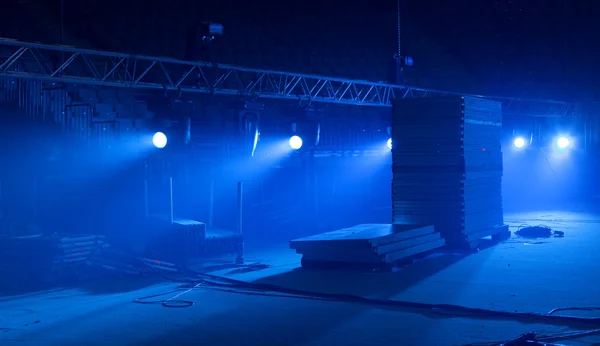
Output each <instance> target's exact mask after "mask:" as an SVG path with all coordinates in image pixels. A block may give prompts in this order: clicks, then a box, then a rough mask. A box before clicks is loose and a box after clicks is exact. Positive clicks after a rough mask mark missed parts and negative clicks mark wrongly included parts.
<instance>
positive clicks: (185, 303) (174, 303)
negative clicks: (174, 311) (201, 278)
mask: <svg viewBox="0 0 600 346" xmlns="http://www.w3.org/2000/svg"><path fill="white" fill-rule="evenodd" d="M200 285H201V284H196V285H195V286H193V287H188V288H183V287H181V286H180V287H178V288H177V289H174V290H171V291H169V292H163V293H159V294H153V295H151V296H146V297H141V298H137V299H135V300H134V301H133V302H134V303H136V304H161V305H162V306H164V307H166V308H187V307H190V306H194V302H193V301H191V300H181V299H177V298H179V297H181V296H183V295H184V294H187V293H189V292H191V291H193V290H195V289H197V288H200ZM167 294H174V296H172V297H170V298H167V299H162V300H149V299H154V298H158V297H164V296H166V295H167Z"/></svg>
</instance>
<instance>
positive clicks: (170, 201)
mask: <svg viewBox="0 0 600 346" xmlns="http://www.w3.org/2000/svg"><path fill="white" fill-rule="evenodd" d="M173 219H174V215H173V177H169V222H170V223H171V224H173Z"/></svg>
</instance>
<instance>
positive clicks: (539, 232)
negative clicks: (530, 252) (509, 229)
mask: <svg viewBox="0 0 600 346" xmlns="http://www.w3.org/2000/svg"><path fill="white" fill-rule="evenodd" d="M515 234H516V235H518V236H519V237H522V238H533V239H537V238H550V237H554V238H562V237H564V236H565V232H562V231H556V230H553V229H552V228H550V227H548V226H546V225H537V226H529V225H521V226H519V229H518V230H517V231H516V232H515Z"/></svg>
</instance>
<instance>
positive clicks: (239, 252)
mask: <svg viewBox="0 0 600 346" xmlns="http://www.w3.org/2000/svg"><path fill="white" fill-rule="evenodd" d="M242 189H243V187H242V182H241V181H239V182H238V183H237V204H238V223H237V231H238V235H239V237H240V240H239V244H238V249H237V258H236V259H235V263H236V264H244V230H243V224H244V223H243V209H242V207H243V204H242V201H243V196H242Z"/></svg>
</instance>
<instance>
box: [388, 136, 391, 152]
mask: <svg viewBox="0 0 600 346" xmlns="http://www.w3.org/2000/svg"><path fill="white" fill-rule="evenodd" d="M387 147H388V148H389V149H390V150H391V149H392V139H391V138H390V139H388V141H387Z"/></svg>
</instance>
